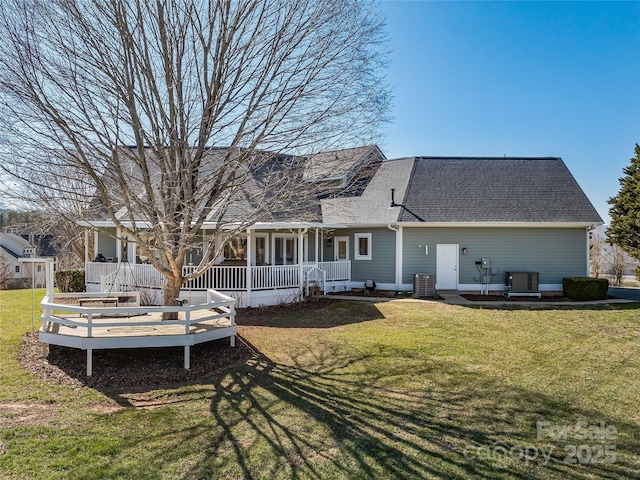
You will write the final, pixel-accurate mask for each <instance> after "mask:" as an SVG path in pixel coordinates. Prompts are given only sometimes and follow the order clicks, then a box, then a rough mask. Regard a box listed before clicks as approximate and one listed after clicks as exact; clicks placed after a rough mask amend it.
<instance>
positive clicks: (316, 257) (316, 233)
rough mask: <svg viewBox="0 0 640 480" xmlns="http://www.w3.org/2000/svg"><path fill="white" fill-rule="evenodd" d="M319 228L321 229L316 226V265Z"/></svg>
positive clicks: (316, 261) (316, 260)
mask: <svg viewBox="0 0 640 480" xmlns="http://www.w3.org/2000/svg"><path fill="white" fill-rule="evenodd" d="M318 230H319V229H318V227H316V254H315V256H314V257H313V259H314V260H315V263H316V267H317V266H318Z"/></svg>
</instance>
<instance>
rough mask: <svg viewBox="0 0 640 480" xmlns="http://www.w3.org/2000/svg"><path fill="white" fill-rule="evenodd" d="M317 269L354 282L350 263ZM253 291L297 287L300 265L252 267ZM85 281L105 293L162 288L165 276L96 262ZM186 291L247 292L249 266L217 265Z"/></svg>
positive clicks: (307, 264)
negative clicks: (97, 285)
mask: <svg viewBox="0 0 640 480" xmlns="http://www.w3.org/2000/svg"><path fill="white" fill-rule="evenodd" d="M315 266H316V263H315V262H305V263H304V264H303V266H302V270H303V274H306V273H307V272H308V271H309V270H311V269H312V268H314V267H315ZM317 267H318V268H320V269H321V270H323V271H325V272H326V281H327V282H335V281H349V280H350V279H351V262H350V261H348V260H342V261H337V262H318V263H317ZM195 268H196V267H193V266H185V267H184V269H183V273H184V275H188V274H190V273H192V272H193V271H194V270H195ZM250 268H251V289H252V290H271V289H276V288H296V287H299V286H300V278H299V277H300V275H299V273H300V270H299V266H298V265H266V266H252V267H250ZM85 280H86V282H87V283H88V284H99V285H101V287H102V290H103V291H107V290H122V289H134V288H162V286H163V285H164V282H165V278H164V276H163V275H162V274H161V273H160V272H158V271H157V270H156V269H155V268H154V267H153V266H152V265H148V264H135V265H134V264H129V263H120V264H118V263H97V262H88V263H87V264H86V269H85ZM183 288H184V289H185V290H189V289H191V290H207V289H211V288H214V289H216V290H221V291H242V290H247V267H246V266H226V265H217V266H215V267H212V268H210V269H209V270H207V271H206V272H205V273H204V274H203V275H201V276H200V277H198V278H195V279H193V280H190V281H188V282H187V283H185V285H184V287H183Z"/></svg>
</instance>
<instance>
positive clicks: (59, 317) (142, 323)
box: [39, 289, 237, 376]
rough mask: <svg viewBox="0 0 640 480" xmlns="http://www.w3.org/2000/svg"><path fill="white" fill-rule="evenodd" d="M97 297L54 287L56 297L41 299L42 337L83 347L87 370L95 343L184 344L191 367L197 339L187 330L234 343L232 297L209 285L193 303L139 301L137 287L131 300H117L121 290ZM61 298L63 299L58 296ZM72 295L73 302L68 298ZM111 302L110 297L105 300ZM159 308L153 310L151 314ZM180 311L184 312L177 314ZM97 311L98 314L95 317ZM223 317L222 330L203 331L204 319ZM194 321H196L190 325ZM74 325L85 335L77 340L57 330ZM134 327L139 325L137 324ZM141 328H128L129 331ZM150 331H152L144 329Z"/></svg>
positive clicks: (102, 345) (76, 333)
mask: <svg viewBox="0 0 640 480" xmlns="http://www.w3.org/2000/svg"><path fill="white" fill-rule="evenodd" d="M92 296H93V297H95V293H56V294H54V298H49V297H46V296H45V297H44V298H43V299H42V302H41V303H40V305H41V307H42V316H41V317H40V319H41V321H42V327H41V328H40V332H39V333H40V341H41V342H43V343H50V344H54V345H65V346H75V347H79V348H83V349H85V350H87V376H91V374H92V368H93V366H92V363H93V362H92V351H93V349H94V348H130V347H133V346H136V347H159V346H163V347H166V346H184V368H185V369H189V368H190V359H189V352H190V347H191V345H195V344H196V343H198V341H196V340H193V339H191V340H186V339H185V338H184V337H185V336H191V337H193V336H195V335H199V336H200V338H202V340H203V341H207V340H210V339H215V338H223V337H229V338H230V342H231V346H232V347H233V346H235V335H236V332H237V330H236V326H235V304H236V300H235V299H234V298H231V297H229V296H227V295H224V294H223V293H221V292H217V291H215V290H211V289H209V290H207V299H206V302H204V303H201V304H197V305H180V306H175V307H171V306H143V307H141V306H140V297H139V296H138V294H137V293H136V294H135V296H134V300H135V301H134V302H133V303H129V302H128V301H127V302H125V303H122V304H120V305H118V301H119V300H120V296H119V295H118V294H117V293H114V294H109V295H107V296H105V297H101V298H91V297H92ZM110 298H111V299H114V300H115V302H114V305H115V306H93V307H89V306H81V305H82V300H85V301H87V302H90V303H102V304H104V303H106V300H108V299H110ZM61 299H65V300H66V301H65V302H64V303H62V302H61V301H60V300H61ZM69 299H71V300H72V301H73V303H74V304H69V303H68V300H69ZM109 305H112V303H109ZM167 312H170V313H176V314H178V315H179V317H178V318H177V319H175V320H163V319H162V317H161V316H160V315H159V314H162V313H167ZM154 313H155V314H157V315H156V316H154V315H153V314H154ZM180 316H181V317H182V318H180ZM96 317H100V318H99V321H96ZM220 319H226V322H227V324H224V325H220V326H221V327H223V329H224V331H223V330H222V329H220V330H219V331H220V332H221V335H216V334H215V333H214V334H211V333H210V334H209V335H208V336H207V334H206V333H204V330H203V329H202V328H201V326H202V325H203V324H205V323H206V322H209V323H211V322H216V325H215V326H216V327H218V323H219V322H218V321H219V320H220ZM194 324H197V325H199V326H200V327H199V328H198V329H197V330H196V331H192V326H193V325H194ZM61 326H65V327H70V328H72V329H74V331H73V332H74V333H73V337H74V338H76V337H77V338H80V339H83V340H82V341H80V340H79V341H77V342H75V343H73V342H72V343H71V344H70V343H69V342H70V341H69V339H68V338H66V337H68V335H67V336H66V337H65V335H62V334H59V333H58V332H59V331H60V327H61ZM170 326H178V327H179V328H178V329H177V331H170V332H167V333H163V332H162V328H165V327H170ZM97 329H100V330H101V331H102V332H104V331H105V330H107V331H108V332H109V334H108V335H104V333H102V334H98V335H94V333H95V331H96V330H97ZM116 329H128V330H127V333H126V334H121V335H118V334H117V333H114V332H117V330H116ZM136 329H137V330H136ZM136 331H137V332H140V333H132V332H136ZM148 331H152V332H153V334H149V333H145V332H148Z"/></svg>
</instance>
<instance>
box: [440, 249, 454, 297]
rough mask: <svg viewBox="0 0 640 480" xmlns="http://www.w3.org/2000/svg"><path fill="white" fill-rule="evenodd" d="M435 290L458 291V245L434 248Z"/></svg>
mask: <svg viewBox="0 0 640 480" xmlns="http://www.w3.org/2000/svg"><path fill="white" fill-rule="evenodd" d="M436 289H437V290H457V289H458V245H447V244H444V245H437V246H436Z"/></svg>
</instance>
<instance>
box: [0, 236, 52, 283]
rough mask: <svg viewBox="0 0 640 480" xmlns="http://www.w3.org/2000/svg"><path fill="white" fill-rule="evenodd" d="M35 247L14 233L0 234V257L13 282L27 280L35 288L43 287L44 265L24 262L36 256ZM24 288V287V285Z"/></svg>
mask: <svg viewBox="0 0 640 480" xmlns="http://www.w3.org/2000/svg"><path fill="white" fill-rule="evenodd" d="M36 250H37V249H36V247H35V246H34V245H32V244H31V243H30V242H29V241H27V240H25V239H24V238H22V237H21V236H20V235H16V234H14V233H6V232H5V233H0V257H2V258H3V259H4V260H5V261H6V262H7V263H8V264H9V268H10V272H11V273H12V274H13V276H12V278H13V280H14V281H24V282H26V281H27V280H29V282H28V284H29V285H31V284H32V283H33V284H34V285H35V286H36V288H42V287H44V286H45V285H44V282H45V271H44V263H32V262H25V261H24V260H25V259H31V258H33V257H35V256H36ZM25 286H26V285H25Z"/></svg>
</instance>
